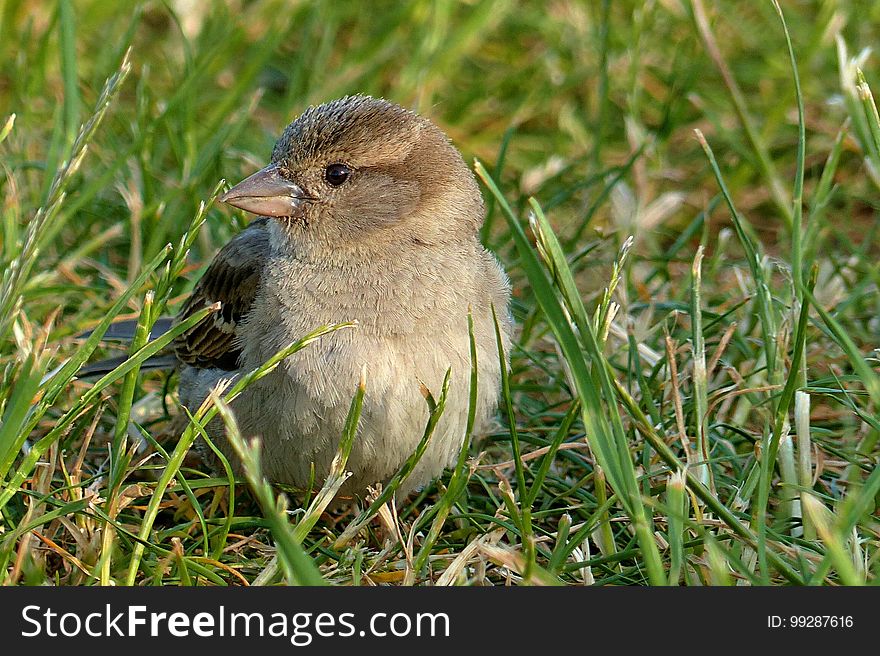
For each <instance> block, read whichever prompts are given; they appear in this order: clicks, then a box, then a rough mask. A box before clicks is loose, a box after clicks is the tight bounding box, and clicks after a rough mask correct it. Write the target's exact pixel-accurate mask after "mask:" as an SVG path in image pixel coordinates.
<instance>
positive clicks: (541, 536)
mask: <svg viewBox="0 0 880 656" xmlns="http://www.w3.org/2000/svg"><path fill="white" fill-rule="evenodd" d="M789 5H790V6H789ZM207 7H208V5H207V4H206V5H205V6H204V7H202V6H200V5H198V4H196V3H192V4H190V3H176V2H167V3H163V2H145V3H138V4H135V3H132V4H131V5H130V11H127V12H120V11H118V10H117V9H118V8H117V7H116V6H110V5H108V4H107V3H101V2H97V1H95V0H80V1H72V0H60V1H59V2H58V3H45V4H41V5H36V6H35V5H33V3H26V2H23V1H21V0H7V1H6V2H5V3H3V4H2V5H0V126H2V127H0V152H2V160H0V188H2V190H3V196H2V197H3V203H2V206H0V217H2V243H0V260H2V265H3V275H2V279H0V422H2V423H0V581H2V583H4V584H7V585H15V584H28V585H40V584H46V583H51V584H56V585H97V584H111V583H115V584H124V583H129V584H136V585H168V584H172V585H173V584H181V585H260V584H273V583H277V582H280V581H286V582H290V583H317V582H326V583H330V584H336V585H377V584H404V585H425V584H470V585H484V584H499V585H505V584H520V583H524V584H540V585H546V584H563V585H583V584H596V585H620V584H638V585H641V584H654V585H665V584H669V585H723V584H734V585H737V584H744V585H749V584H765V585H766V584H773V585H775V584H810V585H821V584H827V585H842V584H845V585H858V584H865V583H869V584H870V583H876V582H877V581H878V576H877V575H878V572H880V521H878V519H877V511H876V507H877V503H878V501H880V468H878V457H880V445H878V437H880V369H878V355H877V350H876V349H877V346H878V344H877V336H878V334H880V291H878V284H880V265H878V264H877V262H878V255H880V250H878V246H877V244H878V243H880V242H878V239H877V237H878V234H880V214H878V208H880V205H878V203H877V200H876V199H877V198H878V192H880V119H878V114H877V108H876V103H875V100H874V95H873V93H872V89H873V90H874V91H876V90H877V89H880V74H878V71H880V66H878V60H877V59H876V57H874V56H871V55H870V54H869V53H867V52H865V51H864V50H863V49H864V48H865V47H866V46H868V45H870V44H873V43H876V41H877V38H878V36H880V34H878V29H877V27H876V26H877V25H880V9H878V8H877V7H876V6H875V5H874V4H873V3H868V2H858V1H856V0H852V1H850V2H838V3H822V4H820V5H819V6H818V8H817V7H815V6H813V3H786V6H784V7H783V9H784V21H783V20H782V19H783V15H782V12H781V11H779V8H778V7H777V6H776V5H775V3H773V2H769V1H768V2H763V1H762V2H754V3H735V2H729V1H727V0H689V1H686V0H656V1H655V2H647V3H642V2H613V3H612V2H607V1H604V0H597V1H595V2H589V3H580V2H565V1H561V0H560V1H559V2H551V3H549V4H546V5H545V4H543V3H513V2H507V1H505V0H498V1H496V2H492V1H488V2H479V3H456V2H451V1H440V2H412V3H390V2H389V3H385V4H383V6H382V8H381V10H377V11H374V12H362V11H361V10H360V9H359V8H358V7H357V6H355V5H351V6H349V5H346V4H345V3H341V4H340V3H336V4H333V3H287V2H280V1H272V0H258V1H255V2H247V3H245V2H237V1H232V2H229V3H228V4H225V5H224V4H220V3H216V4H210V9H207ZM852 53H855V54H852ZM353 92H366V93H371V94H374V95H382V96H385V97H387V98H390V99H392V100H395V101H397V102H400V103H401V104H404V105H406V106H410V107H413V108H414V109H416V110H418V111H420V112H422V113H424V114H426V115H428V116H430V117H431V118H432V119H434V120H435V121H436V122H437V123H438V124H439V125H441V126H442V127H443V128H444V129H445V130H446V131H447V132H448V133H449V135H450V136H451V138H452V139H453V141H454V142H455V143H456V144H457V145H458V146H459V147H460V148H461V150H462V151H463V153H464V155H465V157H466V159H467V160H468V161H474V162H475V165H474V166H475V173H476V175H477V176H478V178H479V179H480V180H481V183H482V184H483V189H484V195H485V198H486V201H487V217H486V222H485V225H484V228H483V235H484V241H485V242H486V243H487V244H488V245H489V246H490V247H491V248H492V249H493V250H494V251H495V252H496V253H497V254H498V256H499V257H500V259H501V260H502V262H503V263H504V264H505V267H506V269H507V271H508V272H509V274H510V277H511V280H512V283H513V288H514V300H513V312H514V315H515V318H516V321H517V325H518V326H519V334H518V338H517V340H516V342H515V343H514V345H513V347H512V349H511V352H510V354H509V355H510V357H511V369H510V372H509V375H508V376H507V377H505V380H504V382H503V399H502V403H501V407H500V409H499V413H498V421H497V424H496V427H495V429H494V430H493V431H492V432H491V433H490V434H489V435H473V436H469V439H468V450H467V451H466V452H464V453H463V454H462V457H461V458H460V459H459V460H458V463H457V466H456V467H455V468H454V470H453V471H449V472H447V473H446V474H445V475H444V476H443V477H442V478H441V479H440V480H438V481H437V482H436V483H435V484H433V485H432V486H430V487H429V488H427V489H425V490H423V491H422V492H420V493H418V494H417V495H413V496H412V497H411V498H410V499H408V500H406V501H405V502H404V503H403V504H402V505H401V506H399V507H395V506H393V505H390V504H387V503H386V501H388V499H390V497H391V494H392V493H393V491H394V489H395V487H396V485H398V484H399V483H400V482H401V481H402V480H403V479H404V478H405V477H406V475H407V472H408V471H410V470H411V469H412V467H413V466H414V465H415V460H416V459H417V458H418V456H419V453H418V452H417V453H415V454H414V455H413V458H412V459H411V460H410V461H409V462H408V463H407V464H406V465H405V466H404V467H403V468H402V470H401V472H400V473H399V475H398V477H396V479H395V481H393V482H392V484H391V485H390V486H389V488H388V489H386V490H384V491H383V492H382V493H381V494H379V493H377V495H376V496H374V497H373V498H370V499H367V500H366V501H365V503H364V504H363V505H362V507H361V508H358V509H353V510H350V511H340V510H333V509H332V506H329V504H330V500H331V498H332V493H333V489H338V487H337V488H334V487H333V486H338V485H341V484H342V482H343V481H344V479H345V476H346V474H345V467H344V465H345V460H346V457H347V449H346V445H350V440H351V439H353V437H354V435H355V427H356V425H357V421H358V418H359V414H360V407H361V403H362V402H363V397H364V394H369V381H368V380H367V381H365V383H362V385H361V388H360V389H359V390H352V394H353V399H352V405H351V411H350V414H349V422H348V426H347V428H346V434H345V436H344V438H345V439H343V447H342V448H341V451H340V454H339V457H338V459H337V462H336V463H335V465H334V473H333V476H332V477H331V479H330V480H329V481H328V483H327V485H326V486H325V489H323V490H317V491H315V492H313V493H311V494H306V495H305V497H304V496H303V495H301V494H297V493H295V492H292V491H289V490H288V491H282V490H278V489H274V488H272V487H271V486H269V485H268V484H267V483H266V481H265V480H263V479H262V477H261V475H260V470H259V459H260V452H259V449H258V448H257V445H255V444H253V443H250V442H249V441H247V440H238V439H235V440H233V441H234V442H235V443H236V444H237V445H238V447H237V448H238V449H239V451H240V453H241V454H242V458H243V461H244V462H245V463H246V464H247V466H246V467H245V475H244V476H243V477H241V478H240V479H235V478H234V477H232V475H231V470H229V469H228V467H227V472H228V475H226V476H219V477H215V478H211V477H209V476H208V475H207V474H206V473H205V470H204V468H202V467H201V466H200V464H199V461H198V459H197V458H194V457H192V456H191V455H189V449H188V447H189V445H190V444H191V443H192V442H193V440H195V439H196V438H197V437H198V436H199V435H202V436H204V430H203V428H202V426H204V424H205V422H206V421H208V420H209V419H210V417H211V416H213V415H214V414H219V416H220V417H221V418H222V420H223V421H224V422H225V423H226V425H227V426H228V427H229V431H230V434H232V435H236V429H235V418H234V415H233V414H232V413H231V412H230V410H229V408H228V406H227V405H226V402H227V401H228V400H229V399H230V398H232V396H233V395H234V394H236V393H237V392H238V391H239V390H240V389H241V387H242V386H243V385H246V384H248V382H249V381H250V380H254V379H256V378H258V377H259V376H260V375H262V374H263V373H264V372H265V371H266V370H267V368H269V367H272V366H274V364H275V363H277V361H278V359H279V358H281V357H283V356H284V355H285V354H286V353H289V352H292V350H295V349H298V348H309V346H308V342H309V341H311V340H313V339H317V338H319V335H320V334H321V333H322V332H325V331H328V330H336V329H343V330H344V329H347V328H348V327H347V326H346V325H344V324H341V325H335V326H315V330H316V332H315V333H313V334H311V335H308V336H305V335H304V336H303V341H302V342H299V343H296V344H293V345H291V347H290V349H288V350H287V351H285V352H282V353H280V354H279V355H278V356H277V357H276V358H275V359H273V361H272V362H269V363H267V365H266V366H265V367H263V368H261V369H260V370H258V371H256V372H254V373H253V375H252V376H250V377H247V379H246V380H243V381H241V382H240V384H238V385H236V388H235V389H230V390H227V391H225V392H220V393H219V394H224V395H225V396H224V397H223V399H225V400H223V399H221V397H220V396H219V394H218V396H216V397H215V399H214V401H213V405H211V406H207V405H206V406H205V407H204V408H202V409H201V410H200V411H199V412H198V413H196V414H195V415H194V416H193V417H189V418H187V417H185V416H184V415H183V413H182V411H181V410H180V409H179V407H178V406H177V404H176V397H175V386H176V380H175V377H174V376H171V377H170V379H169V378H167V377H166V376H164V375H163V374H160V373H157V372H150V371H141V370H140V364H141V363H142V362H143V361H144V360H146V358H148V357H149V356H150V355H151V354H153V353H156V352H157V351H159V350H160V349H161V348H162V346H163V342H162V341H154V342H150V341H149V337H148V336H149V328H150V327H151V326H152V324H153V323H154V322H155V321H156V320H157V319H158V318H159V317H160V316H163V315H166V314H168V313H173V312H174V311H175V310H176V309H177V308H178V307H179V305H180V303H181V302H182V300H183V299H184V298H185V297H186V294H187V293H188V291H189V290H190V289H191V288H192V286H193V284H194V282H195V281H196V280H197V279H198V276H199V275H200V273H201V271H202V270H203V268H204V266H206V264H207V262H208V261H209V259H210V257H211V256H212V255H213V253H214V252H215V251H216V249H217V248H218V247H219V246H220V245H221V244H222V243H224V242H225V241H226V240H227V239H228V238H229V237H230V236H231V235H233V234H235V232H237V231H238V230H240V229H241V227H242V226H243V225H245V222H246V220H247V219H246V217H244V216H242V215H239V214H235V213H230V212H228V211H226V210H224V209H220V208H218V207H217V206H216V205H215V204H214V203H213V199H214V198H216V195H217V194H218V193H219V191H220V190H221V189H222V184H221V180H223V179H226V180H230V181H237V180H239V179H241V178H242V177H243V176H244V175H246V174H248V173H250V172H252V171H253V170H254V169H255V168H257V167H258V166H261V165H262V164H263V163H264V162H265V161H266V159H267V157H268V154H269V152H270V149H271V145H272V143H273V141H274V138H275V137H276V136H277V135H278V134H279V133H280V130H281V129H282V127H283V126H284V125H285V124H286V123H287V122H288V121H289V120H290V119H291V118H292V117H294V116H295V115H296V114H298V113H299V112H300V111H302V110H303V109H304V108H305V107H306V106H308V105H309V104H310V103H318V102H322V101H325V100H328V99H331V98H335V97H337V96H340V95H342V94H345V93H353ZM210 311H211V310H210V309H207V310H205V312H206V313H207V312H210ZM122 317H125V318H132V319H136V320H137V321H138V337H137V338H136V340H135V342H134V343H133V344H131V345H130V346H124V347H123V348H127V349H128V354H129V357H128V359H127V361H126V362H125V363H124V364H123V365H121V366H120V367H119V368H117V369H116V370H115V371H114V372H112V373H110V374H108V375H107V376H105V377H104V378H102V379H101V380H99V381H97V382H95V381H81V380H76V379H75V373H76V371H77V370H78V369H79V367H80V366H81V364H82V363H84V362H86V361H88V360H90V359H95V358H97V357H101V356H103V355H106V354H108V353H111V354H119V353H120V351H119V350H118V349H117V350H113V349H112V348H111V347H110V346H108V345H107V344H104V343H102V342H101V337H102V335H103V333H104V331H105V330H106V328H107V326H108V325H109V324H110V322H111V321H113V320H114V319H117V318H122ZM345 320H346V318H345V317H339V321H340V322H344V321H345ZM181 329H182V328H181ZM85 330H94V333H93V334H92V336H91V337H89V338H88V339H77V338H76V336H77V335H78V334H80V333H82V332H83V331H85ZM169 338H170V337H169ZM167 339H168V338H166V340H167ZM123 352H124V351H123ZM472 385H473V381H472ZM444 400H445V393H444V394H441V395H440V397H439V398H437V399H434V398H432V397H430V395H427V396H426V403H428V405H429V408H430V410H431V422H429V424H428V425H427V426H426V427H425V433H424V437H423V444H422V446H424V444H425V443H426V442H427V440H429V439H430V436H431V431H432V428H433V422H436V420H437V419H438V418H439V416H440V414H441V413H442V412H443V408H444ZM472 410H473V408H472ZM341 437H342V436H341ZM226 464H227V465H228V463H226ZM328 507H329V508H330V510H328Z"/></svg>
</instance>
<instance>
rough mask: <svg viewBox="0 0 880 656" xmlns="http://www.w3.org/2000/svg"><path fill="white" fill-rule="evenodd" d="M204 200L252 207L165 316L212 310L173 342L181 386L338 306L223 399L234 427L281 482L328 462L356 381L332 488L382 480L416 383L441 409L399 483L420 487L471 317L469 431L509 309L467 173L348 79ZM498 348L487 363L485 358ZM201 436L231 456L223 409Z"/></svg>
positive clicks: (464, 375) (437, 446) (350, 490)
mask: <svg viewBox="0 0 880 656" xmlns="http://www.w3.org/2000/svg"><path fill="white" fill-rule="evenodd" d="M220 201H222V202H224V203H226V204H228V205H231V206H233V207H236V208H240V209H242V210H245V211H246V212H249V213H252V214H254V215H256V216H257V217H259V218H256V219H255V220H253V221H252V222H251V223H250V224H249V225H248V226H247V227H246V228H245V229H244V230H243V231H242V232H240V233H239V234H238V235H236V236H235V237H233V238H232V239H231V240H230V241H229V242H228V243H227V244H226V245H225V246H224V247H223V248H222V249H221V250H220V251H219V252H218V253H217V255H216V257H215V258H214V260H213V261H212V262H211V264H210V265H209V267H208V268H207V270H206V271H205V273H204V275H203V277H202V278H201V279H200V280H199V281H198V283H197V284H196V286H195V288H194V290H193V293H192V295H191V297H190V298H189V299H188V301H187V302H186V303H185V304H184V306H183V308H182V310H181V312H180V313H179V315H178V317H177V320H178V321H180V320H182V319H185V318H186V317H188V316H191V315H192V313H194V312H196V311H198V310H199V309H201V308H204V307H206V306H210V305H213V304H216V303H219V304H220V306H219V311H217V312H215V313H213V314H210V315H208V316H207V317H206V318H205V319H204V320H203V321H202V322H200V323H199V324H197V325H196V326H194V327H193V328H191V329H190V330H188V331H187V332H185V333H183V334H182V335H181V336H179V337H178V338H177V339H176V341H175V342H174V343H173V356H174V358H175V359H176V361H177V363H178V367H179V370H180V383H179V395H180V401H181V403H182V405H183V406H185V407H186V408H187V409H188V410H189V411H190V412H195V411H196V409H197V408H198V407H199V406H200V405H201V404H202V402H203V401H204V400H205V398H206V397H207V395H208V394H209V393H210V391H211V390H212V389H213V388H215V387H217V386H218V385H219V384H224V383H226V382H228V381H234V380H236V379H237V378H238V377H239V376H241V375H243V374H245V373H247V372H249V371H252V370H253V369H255V368H257V367H259V366H260V365H261V364H263V363H264V362H265V361H266V360H268V359H269V358H270V357H271V356H272V355H274V354H275V353H277V352H278V351H279V350H281V349H282V348H284V347H286V346H288V345H289V344H291V343H292V342H294V341H296V340H297V339H299V338H301V337H303V336H304V335H306V334H307V333H309V332H311V331H313V330H315V329H316V328H318V327H320V326H323V325H327V324H331V323H340V322H354V323H355V325H354V327H353V328H350V329H345V330H337V331H335V332H332V333H330V334H327V335H325V336H323V337H321V338H320V339H319V340H317V341H316V342H314V343H312V344H310V345H309V346H307V347H305V348H304V349H303V350H301V351H299V352H297V353H294V354H293V355H291V356H290V357H288V358H287V359H286V360H285V361H284V362H282V363H281V364H280V365H279V366H278V367H277V368H276V369H274V370H273V371H272V372H271V373H270V374H269V375H267V376H266V377H264V378H262V379H260V380H259V381H257V382H256V383H254V384H252V385H251V386H250V387H248V388H247V389H246V390H245V391H244V392H242V393H241V395H240V396H239V397H237V398H236V399H235V400H234V402H233V403H232V406H231V407H232V410H233V412H234V414H235V417H236V419H237V422H238V424H239V428H240V431H241V434H242V435H243V436H245V437H249V436H259V437H260V438H261V441H262V449H263V451H262V463H263V469H264V471H263V473H264V475H265V476H266V477H267V479H268V480H269V481H271V482H275V483H282V484H286V485H290V486H293V487H297V488H304V487H306V486H307V485H309V483H310V480H312V476H313V472H314V480H316V481H317V482H318V483H319V484H320V483H321V481H322V480H323V479H324V478H325V477H326V476H327V474H328V472H329V469H330V465H331V462H332V460H333V458H334V456H335V454H336V452H337V449H338V446H339V442H340V438H341V436H342V434H343V428H344V425H345V421H346V417H347V414H348V411H349V407H350V403H351V399H352V397H353V395H354V394H355V392H356V390H357V389H358V385H359V382H360V380H361V376H362V371H365V372H366V394H365V397H364V401H363V409H362V412H361V416H360V421H359V425H358V429H357V433H356V436H355V438H354V444H353V446H352V450H351V454H350V457H349V459H348V462H347V467H346V468H347V470H349V471H350V472H351V476H350V477H349V478H348V479H347V481H346V482H345V484H344V485H343V487H342V489H341V490H340V492H339V495H340V496H345V495H360V496H362V495H363V494H364V492H365V490H366V488H367V487H368V486H374V485H376V484H377V483H378V484H387V482H388V481H389V479H390V478H391V477H392V476H393V475H394V474H395V473H396V472H397V471H398V469H399V468H400V467H401V465H402V464H403V463H404V462H405V461H406V459H407V458H408V457H409V456H410V455H411V454H412V453H413V451H414V450H415V449H416V446H417V445H418V443H419V441H420V439H421V438H422V436H423V434H424V430H425V425H426V423H427V421H428V415H429V410H428V405H427V403H426V401H425V397H424V396H423V393H422V386H425V387H426V388H427V389H428V390H429V391H430V392H431V393H432V394H433V395H434V396H435V398H436V397H437V396H438V395H439V393H440V390H441V385H442V382H443V379H444V376H445V374H446V372H447V369H449V370H450V371H451V374H450V384H449V392H448V396H447V401H446V408H445V411H444V413H443V415H442V417H441V419H440V421H439V423H438V424H437V426H436V428H435V431H434V433H433V435H432V437H431V440H430V442H429V445H428V447H427V450H426V451H425V453H424V455H423V456H422V458H421V460H420V461H419V463H418V465H417V466H416V468H415V469H414V470H413V471H412V473H411V474H410V476H409V477H408V478H407V479H406V480H405V481H404V483H403V485H402V487H401V488H400V489H399V490H398V495H399V496H403V495H405V494H407V493H408V492H410V491H412V490H413V489H416V488H420V487H423V486H424V485H425V484H427V483H428V482H430V481H431V480H432V479H433V478H435V477H437V476H438V475H440V474H441V473H442V471H443V469H444V468H445V467H447V466H449V465H451V464H453V463H454V461H455V460H456V458H457V457H458V454H459V451H460V450H461V447H462V443H463V441H464V438H465V433H466V427H467V420H468V406H469V387H470V374H471V356H470V340H469V334H468V312H469V311H470V312H471V314H472V316H473V324H474V328H473V332H474V340H475V345H476V351H477V369H478V376H477V380H478V385H477V387H478V389H477V404H476V422H475V426H474V430H475V432H476V433H479V432H481V431H485V430H486V429H487V427H488V425H489V424H490V422H491V421H492V418H493V416H494V413H495V411H496V407H497V403H498V398H499V387H500V378H501V367H502V366H505V367H506V366H507V361H506V360H502V359H501V358H500V357H499V350H498V346H497V340H496V331H495V319H493V312H492V308H493V306H494V308H495V311H496V314H497V321H498V325H499V328H500V334H501V338H502V344H503V346H504V352H505V353H509V346H510V342H511V332H512V321H511V317H510V312H509V301H510V286H509V282H508V279H507V276H506V275H505V273H504V270H503V269H502V267H501V265H500V264H499V262H498V260H497V259H496V258H495V257H494V255H492V254H491V253H490V252H489V251H487V250H486V249H485V248H484V247H483V246H482V245H481V243H480V240H479V229H480V226H481V224H482V220H483V214H484V206H483V201H482V196H481V194H480V190H479V187H478V185H477V182H476V180H475V178H474V176H473V173H472V172H471V170H470V169H469V168H468V166H467V165H466V164H465V163H464V161H463V159H462V157H461V154H460V153H459V152H458V150H456V148H455V147H454V146H453V145H452V144H451V142H450V140H449V139H448V137H447V136H446V135H445V134H444V133H443V132H442V131H441V130H440V129H439V128H438V127H437V126H436V125H434V124H433V123H432V122H431V121H429V120H428V119H426V118H423V117H421V116H419V115H417V114H415V113H413V112H411V111H408V110H406V109H404V108H403V107H400V106H399V105H396V104H394V103H391V102H389V101H387V100H383V99H379V98H373V97H370V96H365V95H355V96H347V97H344V98H341V99H338V100H334V101H332V102H328V103H325V104H322V105H317V106H312V107H309V108H308V109H307V110H306V111H305V112H304V113H303V114H302V115H300V116H299V117H298V118H296V119H295V120H294V121H293V122H292V123H291V124H290V125H288V126H287V128H286V129H285V130H284V132H283V133H282V135H281V137H280V138H279V139H278V141H277V143H276V144H275V147H274V149H273V151H272V157H271V161H270V163H269V165H268V166H266V167H265V168H263V169H261V170H259V171H257V172H256V173H254V174H253V175H251V176H250V177H248V178H246V179H245V180H243V181H242V182H240V183H238V184H237V185H235V186H234V187H232V188H231V189H230V190H229V191H227V192H226V193H225V194H223V195H222V196H221V197H220ZM502 363H503V364H502ZM207 432H208V435H209V436H210V438H211V440H212V441H213V442H214V443H215V445H216V446H217V447H218V448H219V449H220V450H221V451H222V452H223V453H224V455H225V456H226V457H227V458H228V459H229V461H230V463H231V464H232V466H233V468H234V469H235V470H237V471H238V472H240V462H239V460H238V457H237V456H236V453H235V451H234V450H233V449H232V448H231V445H230V444H229V442H228V441H227V440H226V438H225V430H224V427H223V424H222V423H220V422H219V421H213V422H211V423H210V424H209V425H208V427H207Z"/></svg>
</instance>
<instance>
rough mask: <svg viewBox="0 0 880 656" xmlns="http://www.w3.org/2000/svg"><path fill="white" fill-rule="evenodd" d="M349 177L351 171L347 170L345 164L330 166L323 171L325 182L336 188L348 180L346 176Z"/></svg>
mask: <svg viewBox="0 0 880 656" xmlns="http://www.w3.org/2000/svg"><path fill="white" fill-rule="evenodd" d="M350 175H351V169H350V168H348V167H347V166H346V165H345V164H331V165H330V166H328V167H327V168H326V170H325V171H324V178H326V180H327V182H329V183H330V184H331V185H333V186H334V187H338V186H339V185H341V184H342V183H343V182H345V181H346V180H348V176H350Z"/></svg>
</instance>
